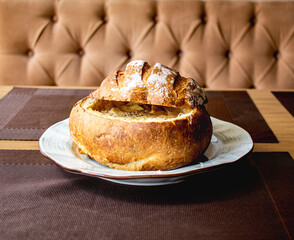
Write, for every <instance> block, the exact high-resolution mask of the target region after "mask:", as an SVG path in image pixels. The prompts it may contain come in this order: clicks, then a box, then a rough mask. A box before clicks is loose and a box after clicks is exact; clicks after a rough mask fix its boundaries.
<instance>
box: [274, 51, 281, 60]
mask: <svg viewBox="0 0 294 240" xmlns="http://www.w3.org/2000/svg"><path fill="white" fill-rule="evenodd" d="M279 54H280V53H279V51H278V50H276V51H274V53H273V57H274V58H275V59H278V58H279Z"/></svg>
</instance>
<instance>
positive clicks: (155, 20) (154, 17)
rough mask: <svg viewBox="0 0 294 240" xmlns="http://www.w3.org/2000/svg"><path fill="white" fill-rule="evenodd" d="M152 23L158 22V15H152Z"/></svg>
mask: <svg viewBox="0 0 294 240" xmlns="http://www.w3.org/2000/svg"><path fill="white" fill-rule="evenodd" d="M152 21H153V22H154V23H157V22H158V15H157V14H154V15H153V16H152Z"/></svg>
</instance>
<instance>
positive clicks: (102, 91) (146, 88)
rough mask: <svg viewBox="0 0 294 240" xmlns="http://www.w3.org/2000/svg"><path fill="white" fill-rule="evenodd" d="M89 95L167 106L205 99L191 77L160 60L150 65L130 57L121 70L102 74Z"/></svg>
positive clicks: (199, 87) (198, 102) (188, 104)
mask: <svg viewBox="0 0 294 240" xmlns="http://www.w3.org/2000/svg"><path fill="white" fill-rule="evenodd" d="M91 96H92V98H95V99H105V100H116V99H120V100H122V101H134V102H140V103H143V104H153V105H162V106H170V107H190V108H194V107H196V106H200V105H203V104H205V103H206V102H207V96H206V93H205V91H204V89H203V88H202V87H201V86H200V85H199V84H198V82H197V81H195V80H194V79H192V78H185V77H182V76H181V75H180V74H179V73H178V72H177V71H175V70H173V69H171V68H169V67H167V66H164V65H162V64H160V63H156V64H155V65H154V66H150V65H149V64H148V63H147V62H145V61H143V60H136V61H132V62H130V63H128V64H127V66H126V69H125V72H123V71H118V72H116V73H114V74H113V75H112V76H111V77H108V78H106V79H105V80H104V81H103V82H102V84H101V86H100V88H98V89H97V90H95V91H93V92H92V94H91Z"/></svg>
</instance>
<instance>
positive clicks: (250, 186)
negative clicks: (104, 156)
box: [0, 150, 294, 240]
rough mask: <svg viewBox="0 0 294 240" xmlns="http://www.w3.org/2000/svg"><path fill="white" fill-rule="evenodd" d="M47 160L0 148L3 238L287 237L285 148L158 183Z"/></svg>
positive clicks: (289, 201)
mask: <svg viewBox="0 0 294 240" xmlns="http://www.w3.org/2000/svg"><path fill="white" fill-rule="evenodd" d="M7 151H11V152H10V153H7ZM7 158H9V159H7ZM20 159H21V160H20ZM38 161H40V164H37V163H38ZM46 161H47V160H46V159H45V158H44V157H43V156H42V155H41V154H40V153H39V152H37V151H16V150H0V189H1V195H0V196H1V197H0V205H1V208H0V215H1V218H0V226H1V228H0V236H2V238H3V239H6V240H9V239H44V238H45V239H61V240H62V239H246V240H247V239H289V238H290V237H289V234H291V237H293V232H292V231H291V229H289V228H291V227H292V226H293V225H291V222H287V221H286V220H287V219H288V217H289V216H290V217H291V216H292V215H291V214H292V213H293V210H294V202H293V195H291V193H293V186H294V181H293V176H294V169H293V164H294V162H293V159H292V158H291V157H290V156H289V154H285V153H275V154H272V153H252V154H251V156H249V161H248V159H247V158H245V159H243V160H242V161H239V162H238V163H237V164H233V165H231V166H228V167H225V168H223V169H219V170H217V171H212V172H208V173H205V174H199V175H196V176H194V177H192V178H191V179H190V180H188V181H186V182H184V183H181V184H176V185H169V186H160V187H134V186H125V185H118V184H114V183H110V182H106V181H104V180H100V179H96V178H90V177H87V176H81V175H75V174H70V173H67V172H65V171H63V170H62V169H60V168H58V167H57V166H55V165H51V164H46ZM12 163H16V164H12ZM25 163H33V164H29V165H25ZM256 166H257V167H256ZM289 166H290V167H289ZM280 175H283V177H282V179H283V180H280V179H279V176H280ZM285 182H286V183H287V184H286V185H282V186H281V185H280V184H281V183H285ZM277 187H278V188H281V190H278V191H277V189H276V188H277ZM269 191H270V192H269ZM281 191H283V195H282V196H280V197H279V196H276V195H279V194H280V193H281ZM287 193H289V194H290V195H289V194H287ZM277 197H278V198H279V199H280V200H281V201H283V204H280V203H277V202H276V201H278V200H277V199H278V198H277ZM292 217H293V216H292ZM289 220H291V218H289ZM283 221H284V223H285V224H283ZM292 230H293V228H292Z"/></svg>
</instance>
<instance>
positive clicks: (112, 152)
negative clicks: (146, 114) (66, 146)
mask: <svg viewBox="0 0 294 240" xmlns="http://www.w3.org/2000/svg"><path fill="white" fill-rule="evenodd" d="M92 102H93V100H92V99H91V98H89V97H87V98H85V99H83V100H81V101H80V102H78V103H77V104H76V105H75V106H74V108H73V109H72V112H71V114H70V118H69V128H70V134H71V137H72V139H73V140H74V142H75V143H76V144H77V145H78V147H79V148H81V150H82V151H83V152H84V153H86V154H88V155H89V156H91V157H92V158H93V159H95V160H97V161H98V162H100V163H102V164H104V165H106V166H109V167H111V168H116V169H122V170H134V171H136V170H168V169H173V168H177V167H181V166H184V165H186V164H188V163H190V162H192V161H193V160H195V159H197V158H198V157H199V155H200V154H202V153H203V152H204V151H205V150H206V148H207V147H208V145H209V143H210V138H211V134H212V125H211V120H210V117H209V115H208V113H207V112H206V110H205V108H204V107H197V108H195V109H193V110H191V112H190V113H189V114H188V115H187V116H184V117H179V118H174V119H170V120H163V121H125V120H122V119H119V118H106V117H104V116H103V115H98V114H96V113H95V111H92V110H91V108H89V106H90V105H91V103H92Z"/></svg>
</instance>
